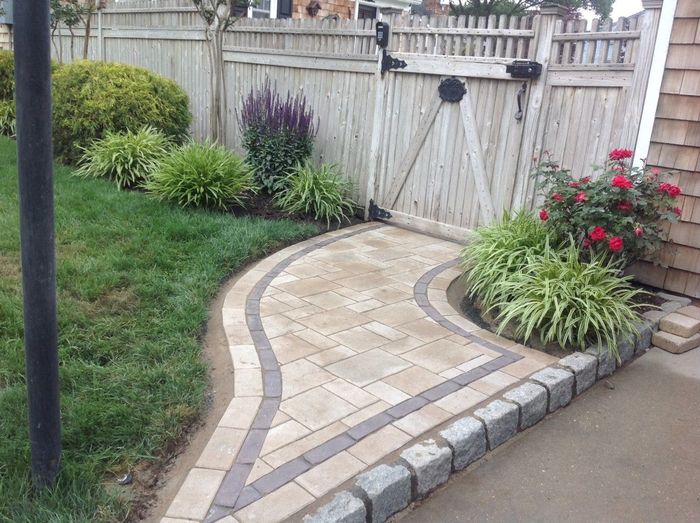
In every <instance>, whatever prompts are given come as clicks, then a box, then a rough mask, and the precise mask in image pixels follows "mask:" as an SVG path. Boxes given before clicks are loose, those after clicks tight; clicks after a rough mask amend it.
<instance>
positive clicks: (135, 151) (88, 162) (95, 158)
mask: <svg viewBox="0 0 700 523" xmlns="http://www.w3.org/2000/svg"><path fill="white" fill-rule="evenodd" d="M170 146H171V144H170V140H169V139H168V138H167V137H166V136H165V135H164V134H163V133H161V132H160V131H157V130H156V129H154V128H153V127H144V128H143V129H141V130H140V131H137V132H132V131H127V132H125V133H112V132H108V133H107V134H106V135H105V137H104V138H103V139H101V140H96V141H94V142H93V143H92V145H91V146H90V147H88V148H87V149H85V152H84V154H83V156H82V158H81V160H80V168H79V169H78V170H77V171H75V175H76V176H81V177H83V178H101V177H104V178H109V179H110V180H113V181H114V182H115V183H116V184H117V187H118V188H119V189H133V188H136V187H141V186H142V185H143V184H144V183H146V182H147V181H148V180H149V179H150V177H151V174H152V173H153V172H154V171H155V170H156V169H157V168H158V164H159V162H160V161H161V160H162V159H163V158H164V157H165V156H166V155H167V154H168V150H169V148H170Z"/></svg>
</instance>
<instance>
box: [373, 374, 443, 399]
mask: <svg viewBox="0 0 700 523" xmlns="http://www.w3.org/2000/svg"><path fill="white" fill-rule="evenodd" d="M382 381H383V382H384V383H387V384H389V385H391V386H392V387H395V388H397V389H399V390H401V391H403V392H405V393H407V394H408V395H409V396H417V395H418V394H420V393H421V392H423V391H426V390H428V389H430V388H432V387H434V386H435V385H439V384H440V383H442V382H443V381H445V378H443V377H441V376H438V375H437V374H434V373H432V372H430V371H429V370H426V369H424V368H422V367H409V368H408V369H406V370H404V371H401V372H397V373H396V374H394V375H392V376H389V377H387V378H384V379H383V380H382Z"/></svg>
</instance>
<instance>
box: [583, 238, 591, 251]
mask: <svg viewBox="0 0 700 523" xmlns="http://www.w3.org/2000/svg"><path fill="white" fill-rule="evenodd" d="M591 245H592V243H591V240H589V239H588V238H584V239H583V248H584V249H588V248H589V247H590V246H591Z"/></svg>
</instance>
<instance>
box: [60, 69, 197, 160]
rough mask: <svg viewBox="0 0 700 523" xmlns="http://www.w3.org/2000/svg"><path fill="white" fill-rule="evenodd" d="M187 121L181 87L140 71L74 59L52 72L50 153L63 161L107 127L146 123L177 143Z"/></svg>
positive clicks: (121, 128)
mask: <svg viewBox="0 0 700 523" xmlns="http://www.w3.org/2000/svg"><path fill="white" fill-rule="evenodd" d="M191 119H192V116H191V114H190V112H189V108H188V98H187V94H185V92H184V91H183V90H182V88H181V87H179V86H178V85H177V84H176V83H175V82H173V81H172V80H168V79H166V78H163V77H161V76H158V75H156V74H154V73H151V72H150V71H147V70H146V69H141V68H139V67H133V66H130V65H125V64H117V63H104V62H89V61H79V62H74V63H72V64H68V65H63V66H61V67H59V68H58V69H57V70H56V71H55V72H54V74H53V138H54V153H55V155H56V157H57V158H58V159H59V160H62V161H63V162H66V163H75V162H77V160H78V159H79V158H80V156H81V154H82V151H83V149H84V148H86V147H88V146H89V145H90V144H91V143H92V142H93V141H95V140H99V139H101V138H103V137H104V136H105V135H106V134H107V132H109V131H111V132H126V131H128V130H129V129H141V128H142V127H144V126H147V125H148V126H152V127H154V128H155V129H158V130H160V131H162V132H163V133H164V134H165V135H166V136H168V137H169V138H171V139H172V140H173V141H175V142H177V143H181V142H182V141H183V140H184V139H185V137H186V136H187V131H188V127H189V124H190V121H191Z"/></svg>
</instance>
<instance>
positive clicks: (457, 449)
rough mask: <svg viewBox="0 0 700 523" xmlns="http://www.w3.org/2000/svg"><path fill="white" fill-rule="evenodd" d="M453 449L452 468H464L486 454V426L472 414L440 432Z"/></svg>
mask: <svg viewBox="0 0 700 523" xmlns="http://www.w3.org/2000/svg"><path fill="white" fill-rule="evenodd" d="M440 436H442V438H443V439H444V440H445V441H446V442H447V444H448V445H449V446H450V448H451V449H452V470H462V469H464V468H466V467H467V466H469V465H470V464H471V463H473V462H475V461H476V460H477V459H479V458H480V457H481V456H483V455H484V454H486V428H485V427H484V424H483V423H481V422H480V421H479V420H476V419H474V418H472V417H470V416H468V417H466V418H462V419H459V420H457V421H455V422H454V423H453V424H452V425H450V426H449V427H447V428H446V429H445V430H443V431H442V432H440Z"/></svg>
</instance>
